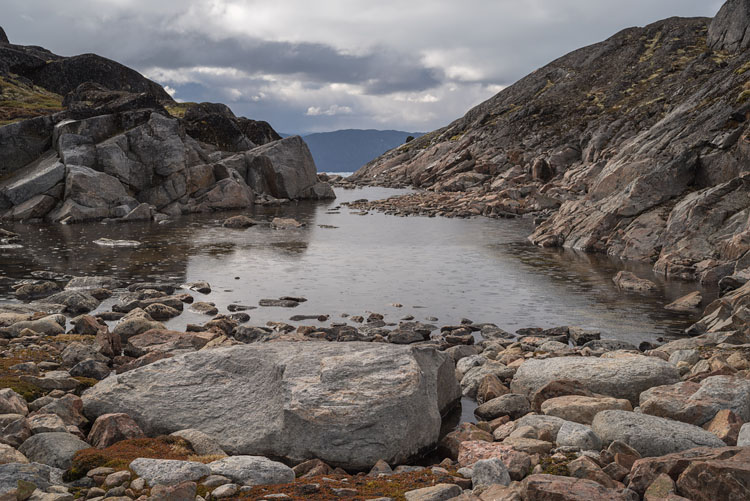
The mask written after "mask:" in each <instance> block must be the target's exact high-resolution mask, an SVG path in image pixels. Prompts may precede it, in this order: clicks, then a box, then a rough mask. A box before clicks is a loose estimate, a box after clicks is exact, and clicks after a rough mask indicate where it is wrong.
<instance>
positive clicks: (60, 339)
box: [50, 334, 96, 344]
mask: <svg viewBox="0 0 750 501" xmlns="http://www.w3.org/2000/svg"><path fill="white" fill-rule="evenodd" d="M95 339H96V336H87V335H84V334H58V335H57V336H54V337H52V338H50V340H51V341H52V342H55V343H74V342H77V343H83V344H93V343H94V340H95Z"/></svg>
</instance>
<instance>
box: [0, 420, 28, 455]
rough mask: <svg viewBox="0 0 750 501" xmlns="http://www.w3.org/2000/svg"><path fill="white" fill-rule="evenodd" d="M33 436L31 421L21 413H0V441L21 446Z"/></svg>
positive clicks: (13, 445)
mask: <svg viewBox="0 0 750 501" xmlns="http://www.w3.org/2000/svg"><path fill="white" fill-rule="evenodd" d="M30 436H31V428H29V422H28V421H27V420H26V418H25V417H24V416H22V415H21V414H1V415H0V442H2V443H4V444H7V445H10V446H12V447H16V448H18V447H20V446H21V444H23V443H24V442H25V441H26V440H27V439H28V438H29V437H30Z"/></svg>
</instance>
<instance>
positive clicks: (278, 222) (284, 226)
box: [271, 217, 305, 230]
mask: <svg viewBox="0 0 750 501" xmlns="http://www.w3.org/2000/svg"><path fill="white" fill-rule="evenodd" d="M303 226H305V225H304V224H303V223H300V222H299V221H297V220H296V219H292V218H282V217H275V218H273V220H272V221H271V228H274V229H277V230H288V229H296V228H301V227H303Z"/></svg>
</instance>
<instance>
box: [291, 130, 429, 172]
mask: <svg viewBox="0 0 750 501" xmlns="http://www.w3.org/2000/svg"><path fill="white" fill-rule="evenodd" d="M421 135H422V134H421V133H415V132H403V131H398V130H374V129H368V130H360V129H347V130H336V131H332V132H319V133H315V134H308V135H306V136H303V139H304V140H305V142H306V143H307V146H308V147H309V148H310V152H311V153H312V155H313V158H314V159H315V164H316V165H317V166H318V170H320V171H323V172H354V171H355V170H357V169H359V168H360V167H362V166H363V165H365V164H366V163H367V162H369V161H371V160H372V159H374V158H376V157H378V156H380V155H382V154H383V153H385V152H386V151H388V150H391V149H393V148H395V147H397V146H401V145H402V144H404V141H406V138H407V137H409V136H413V137H419V136H421Z"/></svg>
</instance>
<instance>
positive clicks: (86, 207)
mask: <svg viewBox="0 0 750 501" xmlns="http://www.w3.org/2000/svg"><path fill="white" fill-rule="evenodd" d="M63 96H64V97H63ZM3 124H5V126H3V127H0V219H6V220H39V219H45V220H48V221H51V222H64V223H76V222H83V221H92V220H98V219H104V218H113V219H123V220H135V219H138V220H142V219H151V218H155V217H156V216H157V214H159V213H160V214H161V216H160V217H166V216H174V215H179V214H184V213H191V212H206V211H215V210H224V209H241V208H246V207H250V206H252V205H253V203H254V202H255V200H256V196H260V197H262V198H263V199H264V200H265V199H267V198H268V197H272V198H277V199H302V198H312V199H319V198H333V197H334V194H333V190H332V189H331V187H330V186H329V185H327V184H326V183H321V182H319V181H318V178H317V171H316V168H315V163H314V161H313V159H312V156H311V155H310V152H309V150H308V149H307V146H306V145H305V143H304V141H302V140H301V139H300V138H299V137H292V138H287V139H284V140H281V138H280V136H279V135H278V134H277V133H276V131H274V130H273V128H272V127H271V126H270V125H269V124H267V123H266V122H261V121H255V120H250V119H247V118H244V117H236V116H235V115H234V114H233V113H232V112H231V110H230V109H229V108H228V107H227V106H224V105H221V104H213V103H201V104H196V103H175V102H174V101H173V100H172V98H171V97H170V96H169V94H167V93H166V91H164V89H163V88H162V87H161V86H159V85H158V84H156V83H155V82H152V81H150V80H148V79H146V78H145V77H143V76H142V75H140V74H139V73H137V72H136V71H134V70H132V69H130V68H127V67H125V66H123V65H121V64H119V63H116V62H114V61H110V60H108V59H105V58H101V57H99V56H96V55H93V54H86V55H82V56H76V57H71V58H63V57H60V56H56V55H54V54H52V53H51V52H49V51H47V50H46V49H42V48H39V47H24V46H17V45H11V44H8V43H7V39H5V38H4V35H3V36H2V37H0V125H3ZM262 201H263V200H262Z"/></svg>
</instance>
